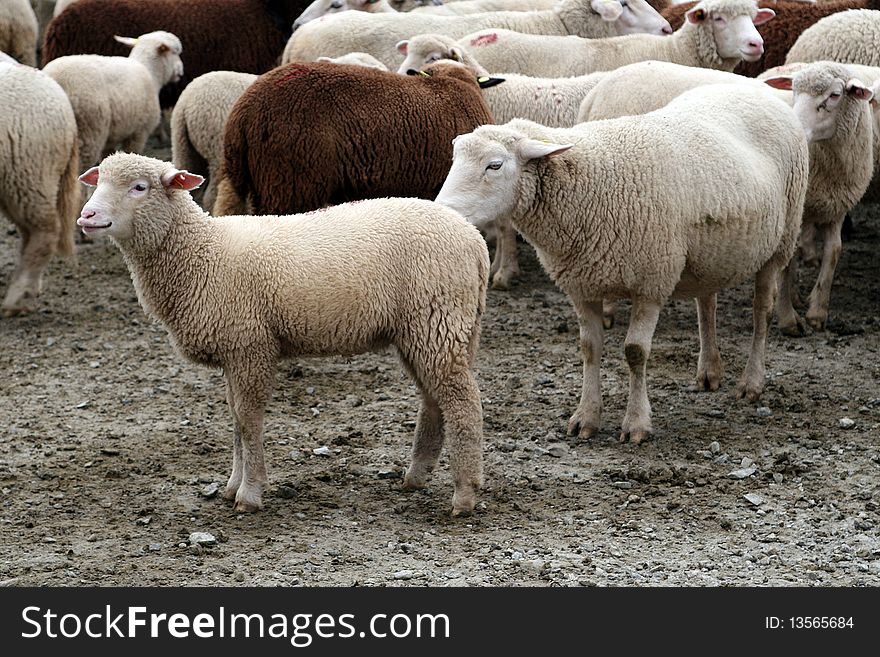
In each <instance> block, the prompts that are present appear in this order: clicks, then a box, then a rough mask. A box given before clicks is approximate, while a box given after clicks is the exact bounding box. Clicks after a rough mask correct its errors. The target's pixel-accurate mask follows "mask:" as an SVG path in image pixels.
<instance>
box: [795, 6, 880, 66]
mask: <svg viewBox="0 0 880 657" xmlns="http://www.w3.org/2000/svg"><path fill="white" fill-rule="evenodd" d="M878 43H880V11H876V10H872V9H850V10H849V11H840V12H836V13H833V14H830V15H828V16H826V17H825V18H823V19H821V20H819V21H817V22H816V23H813V25H811V26H810V27H808V28H807V29H806V30H804V31H803V32H801V35H800V36H799V37H798V38H797V41H795V42H794V45H792V47H791V49H790V50H789V51H788V54H787V55H786V56H785V63H786V64H789V63H795V62H818V61H822V60H827V61H834V62H841V63H843V64H862V65H863V66H880V48H878V47H877V44H878Z"/></svg>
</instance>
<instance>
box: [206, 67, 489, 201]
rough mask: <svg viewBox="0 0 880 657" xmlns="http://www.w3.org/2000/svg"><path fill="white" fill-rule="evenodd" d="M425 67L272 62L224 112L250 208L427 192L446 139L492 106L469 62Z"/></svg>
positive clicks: (237, 179) (228, 171)
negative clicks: (412, 71)
mask: <svg viewBox="0 0 880 657" xmlns="http://www.w3.org/2000/svg"><path fill="white" fill-rule="evenodd" d="M428 71H430V72H431V73H432V75H431V76H430V77H426V76H422V75H419V76H403V75H398V74H397V73H388V72H385V71H379V70H376V69H368V68H364V67H361V66H353V65H346V64H330V63H320V62H318V63H308V64H302V63H292V64H287V65H284V66H280V67H278V68H277V69H275V70H273V71H271V72H269V73H267V74H265V75H263V76H261V77H260V78H258V79H257V81H256V82H254V84H253V85H251V86H250V88H248V90H247V91H246V92H245V93H244V94H242V96H241V98H240V99H239V100H238V102H237V103H236V104H235V106H234V107H233V109H232V112H231V113H230V115H229V119H228V122H227V126H226V134H225V138H224V142H225V146H224V171H225V177H226V178H227V180H228V182H229V183H231V186H232V188H233V189H234V190H235V192H236V193H237V194H238V196H239V198H240V199H248V200H249V201H250V203H251V204H252V207H253V210H254V212H255V213H257V214H285V213H290V212H305V211H309V210H314V209H317V208H320V207H323V206H325V205H328V204H331V205H336V204H339V203H343V202H346V201H354V200H362V199H368V198H380V197H384V196H415V197H420V198H434V197H435V196H436V194H437V191H438V190H439V189H440V187H441V185H442V184H443V180H444V178H445V177H446V174H447V173H448V171H449V167H450V165H451V163H452V140H453V139H454V138H455V137H456V136H457V135H459V134H462V133H465V132H470V131H471V130H473V129H474V128H476V127H478V126H479V125H482V124H484V123H491V122H492V115H491V113H490V112H489V109H488V107H487V106H486V104H485V102H484V101H483V98H482V96H481V94H480V89H479V87H478V85H477V82H476V79H475V76H474V74H473V73H472V72H471V71H469V70H468V69H465V68H464V67H461V66H458V65H452V64H444V65H437V66H434V67H430V68H429V69H428ZM218 204H219V199H218Z"/></svg>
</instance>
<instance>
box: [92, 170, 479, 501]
mask: <svg viewBox="0 0 880 657" xmlns="http://www.w3.org/2000/svg"><path fill="white" fill-rule="evenodd" d="M80 180H82V181H83V182H85V183H86V184H91V185H95V184H96V185H97V189H96V190H95V193H94V195H93V196H92V198H91V199H90V200H89V202H88V203H87V204H86V205H85V207H84V208H83V210H82V215H81V216H80V218H79V219H78V220H77V222H78V223H79V225H80V226H82V228H83V230H84V231H87V232H88V233H89V234H91V235H99V234H106V235H108V236H110V238H111V239H112V240H113V241H114V242H115V243H116V245H117V246H118V247H119V249H120V251H121V252H122V254H123V257H124V258H125V261H126V263H127V265H128V267H129V269H130V271H131V277H132V281H133V283H134V288H135V291H136V292H137V295H138V299H139V300H140V303H141V305H142V306H143V308H144V310H146V311H147V312H148V313H149V314H151V315H152V316H154V317H155V318H156V319H158V320H159V321H160V322H161V323H162V324H164V325H165V327H166V329H167V330H168V333H169V337H170V339H171V342H172V343H173V344H174V346H175V347H176V349H177V351H178V352H179V353H180V354H181V355H182V356H184V357H185V358H187V359H188V360H190V361H192V362H194V363H197V364H200V365H206V366H209V367H215V368H216V367H220V368H222V369H223V373H224V375H225V377H226V390H227V400H228V403H229V406H230V410H231V412H232V417H233V422H234V428H235V440H234V449H233V457H232V474H231V476H230V477H229V482H228V483H227V485H226V490H225V493H224V497H225V498H227V499H235V510H236V511H244V512H250V511H257V510H259V509H260V508H261V507H262V505H263V503H262V492H263V490H264V489H265V487H266V484H267V476H266V466H265V462H264V458H263V414H264V412H265V409H266V405H267V404H268V402H269V400H270V399H271V397H272V388H273V385H274V382H275V376H276V370H277V363H278V361H279V360H280V359H282V358H292V357H299V356H328V355H353V354H358V353H362V352H365V351H369V350H372V349H378V348H383V347H387V346H391V345H393V346H394V347H395V348H396V351H397V353H398V354H399V356H400V359H401V362H402V364H403V367H404V369H405V370H406V371H407V372H408V373H409V374H410V375H411V376H412V377H413V378H414V379H415V381H416V384H417V386H418V388H419V392H420V394H421V398H422V399H421V408H420V410H419V415H418V419H417V422H416V430H415V440H414V444H413V451H412V457H411V460H410V466H409V468H408V469H407V472H406V475H405V478H404V487H406V488H421V487H423V486H425V484H426V480H427V476H428V473H429V472H430V471H431V470H432V469H433V468H434V466H435V465H436V464H437V461H438V457H439V455H440V449H441V448H442V445H443V442H444V440H446V442H447V444H448V446H449V453H450V459H449V460H450V468H451V470H452V475H453V481H454V495H453V498H452V504H453V511H452V513H453V515H460V514H467V513H470V512H471V511H472V510H473V508H474V504H475V502H476V492H477V489H478V488H479V487H480V485H481V484H482V410H481V407H480V391H479V389H478V388H477V383H476V381H475V379H474V374H473V363H474V358H475V356H476V353H477V348H478V344H479V337H480V318H481V316H482V314H483V311H484V308H485V296H486V282H487V277H488V269H489V256H488V253H487V252H486V245H485V243H484V242H483V239H482V238H481V237H480V235H479V233H478V232H477V231H476V230H475V229H474V228H473V227H472V226H469V225H468V224H467V222H465V221H464V220H463V219H462V218H461V217H460V216H459V215H458V214H456V213H455V212H453V211H451V210H449V209H447V208H444V207H442V206H439V205H437V204H436V203H433V202H431V201H424V200H418V199H399V198H398V199H377V200H372V201H365V202H363V203H359V204H346V205H340V206H337V207H334V208H330V209H327V210H324V211H322V212H314V213H310V214H305V215H296V216H288V217H272V216H268V217H266V216H264V217H254V216H241V217H226V218H212V217H210V216H209V215H208V214H207V213H205V212H203V211H202V210H201V209H200V208H199V207H198V205H196V203H195V202H194V201H193V200H192V198H191V197H190V196H189V194H188V193H187V190H191V189H193V188H194V187H196V186H197V185H198V184H200V182H201V180H202V179H201V177H200V176H196V175H193V174H190V173H188V172H186V171H179V170H177V169H175V168H174V167H173V165H171V164H170V163H168V162H161V161H159V160H154V159H152V158H147V157H143V156H138V155H131V154H128V153H118V154H116V155H112V156H110V157H108V158H107V159H106V160H104V161H103V162H102V163H101V165H100V167H95V168H93V169H90V170H89V171H87V172H86V173H85V174H83V175H82V176H81V178H80ZM425 272H430V273H431V275H430V276H426V275H425Z"/></svg>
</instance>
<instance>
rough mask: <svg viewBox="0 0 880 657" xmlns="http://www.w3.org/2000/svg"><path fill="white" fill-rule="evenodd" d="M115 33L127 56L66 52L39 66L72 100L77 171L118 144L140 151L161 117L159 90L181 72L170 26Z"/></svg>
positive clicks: (181, 65) (123, 148) (175, 78)
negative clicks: (128, 49) (121, 34)
mask: <svg viewBox="0 0 880 657" xmlns="http://www.w3.org/2000/svg"><path fill="white" fill-rule="evenodd" d="M114 38H115V39H116V40H117V41H119V42H120V43H122V44H124V45H127V46H129V47H131V54H130V55H129V56H128V57H105V56H102V55H69V56H66V57H59V58H58V59H54V60H52V61H51V62H49V63H48V64H46V67H45V68H44V69H43V70H44V71H45V72H46V74H47V75H49V76H50V77H52V78H53V79H54V80H55V81H56V82H58V84H60V85H61V87H62V88H63V89H64V91H66V92H67V95H68V97H69V98H70V102H71V104H72V105H73V111H74V113H75V114H76V125H77V129H78V133H79V156H80V171H83V170H85V169H86V168H88V167H90V166H92V165H93V164H95V163H96V162H98V161H99V160H100V159H101V156H102V154H103V155H107V154H109V153H111V152H113V151H114V150H115V149H116V147H117V146H121V148H122V150H125V151H141V150H142V149H143V147H144V144H146V141H147V137H149V136H150V133H151V132H153V130H155V129H156V126H158V125H159V121H160V120H161V116H162V111H161V108H160V107H159V90H160V89H161V88H162V87H163V86H164V85H166V84H167V83H169V82H176V81H177V80H179V79H180V77H181V76H182V75H183V63H182V62H181V61H180V53H181V50H182V47H181V45H180V39H178V38H177V37H176V36H174V35H173V34H171V33H170V32H150V33H149V34H144V35H142V36H140V37H138V38H137V39H132V38H129V37H119V36H117V37H114Z"/></svg>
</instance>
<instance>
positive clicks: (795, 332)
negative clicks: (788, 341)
mask: <svg viewBox="0 0 880 657" xmlns="http://www.w3.org/2000/svg"><path fill="white" fill-rule="evenodd" d="M779 332H780V333H782V335H787V336H788V337H790V338H802V337H804V336H805V335H806V334H807V324H806V322H804V320H803V318H802V317H800V316H799V315H798V316H796V317H795V321H794V323H792V324H780V325H779Z"/></svg>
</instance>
